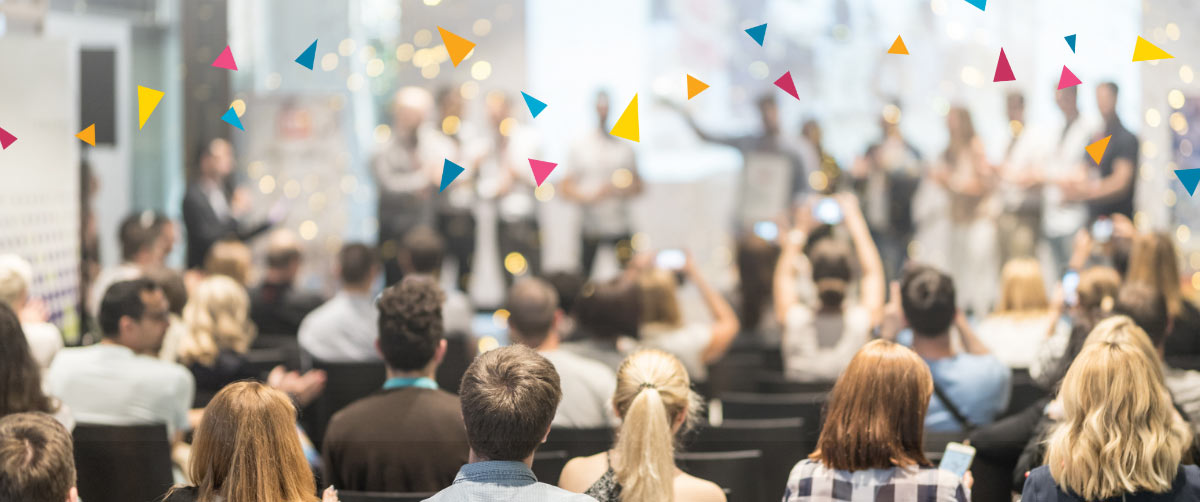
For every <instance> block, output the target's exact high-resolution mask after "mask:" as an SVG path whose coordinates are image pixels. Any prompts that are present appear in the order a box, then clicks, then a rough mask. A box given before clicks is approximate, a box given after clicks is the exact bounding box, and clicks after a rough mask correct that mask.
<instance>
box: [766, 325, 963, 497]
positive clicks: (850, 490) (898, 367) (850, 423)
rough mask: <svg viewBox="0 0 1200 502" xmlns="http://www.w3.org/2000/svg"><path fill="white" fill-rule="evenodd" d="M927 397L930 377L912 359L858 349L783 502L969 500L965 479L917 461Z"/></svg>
mask: <svg viewBox="0 0 1200 502" xmlns="http://www.w3.org/2000/svg"><path fill="white" fill-rule="evenodd" d="M932 394H933V377H932V376H931V375H930V373H929V368H927V367H926V366H925V363H924V362H923V361H922V360H921V358H920V357H918V356H917V354H916V353H914V352H913V351H911V350H909V349H907V348H905V347H903V346H901V345H898V344H895V343H892V342H889V341H887V340H875V341H872V342H870V343H868V344H866V345H865V346H864V347H863V348H862V350H859V351H858V353H857V354H855V355H854V358H853V359H851V360H850V364H849V365H848V366H847V367H846V371H845V372H843V373H842V375H841V376H840V377H838V380H837V384H836V385H834V387H833V391H832V392H831V393H830V397H829V404H828V405H827V406H828V408H827V410H826V413H825V423H824V426H823V427H822V428H821V435H820V437H819V439H818V440H817V448H816V451H814V452H813V453H812V454H811V455H809V456H808V459H806V460H802V461H801V462H800V463H798V464H796V467H794V468H792V473H791V475H790V476H789V477H788V483H787V487H786V489H785V491H784V495H783V500H784V502H800V501H812V500H881V499H887V500H895V501H897V502H900V501H904V502H917V501H925V500H929V501H939V502H941V501H946V502H950V501H953V502H967V501H968V500H970V499H971V494H970V491H969V490H970V488H971V481H970V478H969V477H964V479H958V478H957V477H956V476H955V475H954V474H951V473H950V472H948V471H944V470H941V469H938V468H936V467H934V465H933V464H932V463H931V462H929V460H928V459H926V458H925V452H924V450H923V449H922V448H923V445H924V444H925V438H924V436H925V410H926V409H927V408H928V407H929V400H930V396H931V395H932ZM885 494H886V495H885Z"/></svg>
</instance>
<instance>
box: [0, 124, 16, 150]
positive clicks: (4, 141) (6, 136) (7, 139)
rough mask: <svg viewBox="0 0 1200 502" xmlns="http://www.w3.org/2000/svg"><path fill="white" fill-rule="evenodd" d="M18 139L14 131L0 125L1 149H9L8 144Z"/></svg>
mask: <svg viewBox="0 0 1200 502" xmlns="http://www.w3.org/2000/svg"><path fill="white" fill-rule="evenodd" d="M16 140H17V137H16V136H13V135H12V133H10V132H8V131H5V130H4V128H3V127H0V150H8V145H11V144H13V142H14V141H16Z"/></svg>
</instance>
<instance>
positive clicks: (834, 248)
mask: <svg viewBox="0 0 1200 502" xmlns="http://www.w3.org/2000/svg"><path fill="white" fill-rule="evenodd" d="M835 200H836V203H837V204H838V206H839V207H840V208H841V212H842V214H843V217H844V221H845V225H846V230H847V231H849V232H850V237H851V240H852V241H853V244H854V251H855V253H856V254H857V259H858V265H859V267H860V269H861V270H862V278H861V279H860V280H859V283H858V285H857V287H856V288H852V287H851V286H852V281H851V279H852V275H853V274H852V272H851V270H852V269H853V268H854V266H853V265H852V260H853V258H851V251H850V249H849V247H847V246H846V245H845V244H844V243H843V242H842V241H840V240H837V239H836V238H833V237H826V238H824V239H821V240H819V241H817V242H815V243H813V244H812V247H811V250H810V251H809V255H808V256H807V257H806V256H804V254H803V252H802V249H803V248H804V247H805V245H806V241H807V240H808V236H809V235H810V234H811V232H812V230H813V229H814V228H815V227H816V224H817V222H816V221H815V219H814V218H813V215H812V212H813V201H812V200H810V202H809V204H807V205H806V206H805V207H802V208H800V209H799V210H797V211H796V225H797V228H796V229H795V230H793V231H792V232H791V233H790V234H789V235H787V236H785V238H784V239H783V252H782V253H781V254H780V258H779V263H778V264H777V265H776V269H775V270H776V271H775V317H776V319H778V320H779V321H780V322H781V323H783V329H784V331H783V340H782V345H781V349H782V353H783V366H784V370H785V371H786V375H787V377H788V378H789V379H792V380H834V379H836V378H837V376H838V374H839V373H841V372H842V369H843V368H845V367H846V365H847V364H849V363H850V359H851V358H853V357H854V354H855V353H856V352H858V349H859V348H861V347H862V346H863V344H864V343H866V342H867V341H868V340H870V338H871V332H872V330H874V328H875V326H878V325H879V321H880V319H881V317H882V315H883V303H884V295H885V294H886V289H887V286H886V285H885V281H886V279H885V272H884V268H883V261H882V260H881V259H880V257H879V251H878V250H877V249H876V248H875V242H874V241H872V240H871V231H870V230H869V229H868V228H867V221H866V218H864V217H863V214H862V211H861V210H859V205H858V200H857V198H855V197H854V196H853V195H849V194H844V195H841V196H838V197H837V198H836V199H835ZM797 276H800V277H802V278H803V281H804V282H805V283H806V284H804V286H803V287H805V288H809V289H815V291H816V293H817V299H816V300H817V301H816V302H809V301H804V300H802V299H801V298H800V295H798V294H797V289H798V286H797V281H796V278H797ZM851 290H855V291H858V295H857V297H854V296H851V294H850V291H851Z"/></svg>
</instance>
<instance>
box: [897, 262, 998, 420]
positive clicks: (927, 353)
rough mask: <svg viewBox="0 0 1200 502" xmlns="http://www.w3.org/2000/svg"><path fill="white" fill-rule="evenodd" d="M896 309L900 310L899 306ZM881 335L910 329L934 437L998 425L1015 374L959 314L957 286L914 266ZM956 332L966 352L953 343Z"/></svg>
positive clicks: (901, 288) (930, 271) (898, 294)
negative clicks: (927, 382) (928, 386)
mask: <svg viewBox="0 0 1200 502" xmlns="http://www.w3.org/2000/svg"><path fill="white" fill-rule="evenodd" d="M897 303H898V304H899V305H897ZM887 311H888V313H887V315H886V316H887V317H888V319H885V321H884V322H883V328H882V329H881V332H882V335H883V337H884V338H891V337H893V336H894V335H893V333H895V332H896V331H897V330H898V328H899V327H900V326H902V325H903V324H905V323H907V325H908V326H909V327H910V328H911V329H912V342H911V343H912V349H913V351H915V352H916V353H917V354H918V355H920V356H921V358H922V359H924V360H925V362H926V363H927V364H928V365H929V370H930V373H932V374H933V392H934V394H935V396H936V399H932V400H930V402H929V412H928V413H926V415H925V427H926V428H927V429H929V430H930V431H936V432H950V431H959V430H963V431H969V430H971V429H974V428H975V427H977V426H980V425H984V424H987V423H989V422H991V421H992V420H995V418H996V416H997V415H999V414H1000V412H1001V411H1004V409H1005V408H1007V407H1008V398H1009V391H1010V389H1009V379H1010V378H1011V373H1010V371H1009V369H1008V367H1007V366H1005V365H1004V363H1003V362H1001V361H1000V360H999V359H997V358H996V356H993V355H992V354H991V353H990V352H989V351H988V349H987V347H986V346H984V345H983V343H982V342H980V341H979V339H978V338H976V337H975V334H974V333H973V332H972V331H971V327H970V325H968V324H967V320H966V316H964V315H963V314H962V312H960V311H958V310H957V309H956V308H955V294H954V281H953V280H951V279H950V277H949V276H947V275H946V274H944V273H942V272H940V271H938V270H937V269H934V268H932V267H929V266H925V265H914V266H911V267H910V268H909V269H908V270H906V271H905V273H904V278H903V279H902V281H901V283H900V285H899V287H898V288H897V287H895V286H893V290H892V302H891V303H890V304H889V306H888V307H887ZM952 326H953V327H954V328H955V331H957V332H958V335H959V337H960V338H961V341H962V345H963V347H964V348H965V349H966V351H965V352H960V351H958V350H956V349H955V348H954V345H953V344H952V342H951V338H950V331H951V327H952Z"/></svg>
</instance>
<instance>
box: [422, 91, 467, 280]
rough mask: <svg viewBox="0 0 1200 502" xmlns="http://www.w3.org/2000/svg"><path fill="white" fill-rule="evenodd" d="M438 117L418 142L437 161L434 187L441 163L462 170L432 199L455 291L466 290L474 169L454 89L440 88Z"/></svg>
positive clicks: (438, 179)
mask: <svg viewBox="0 0 1200 502" xmlns="http://www.w3.org/2000/svg"><path fill="white" fill-rule="evenodd" d="M436 102H437V103H436V104H437V108H438V116H437V117H436V119H435V121H434V122H433V123H430V124H426V127H425V130H424V133H425V134H423V135H422V140H426V139H427V140H428V144H427V145H425V146H426V147H428V148H429V153H430V155H431V156H433V158H435V159H437V160H436V164H435V165H434V166H432V169H431V170H430V174H431V175H433V179H434V183H435V186H440V183H441V174H442V166H443V164H444V160H443V159H445V160H449V161H451V162H454V163H456V164H458V165H460V166H464V167H465V168H466V169H465V170H464V171H463V173H462V174H459V175H458V177H457V178H455V179H454V183H452V184H451V185H450V186H448V187H446V190H445V191H443V192H441V193H440V194H438V196H437V197H436V198H435V199H434V200H435V202H434V204H433V207H434V215H435V224H434V228H436V229H437V231H438V232H440V233H441V234H442V239H444V240H445V241H446V251H448V254H449V255H450V256H452V257H453V258H454V260H455V261H456V262H457V264H456V267H457V269H458V275H457V277H455V280H456V281H457V283H456V284H457V285H458V289H460V290H462V291H469V289H468V286H469V285H470V280H471V262H472V261H473V260H474V257H475V181H476V180H475V175H476V171H475V169H471V168H469V166H468V165H467V163H468V160H469V157H471V156H472V155H471V152H470V151H469V149H470V148H471V147H473V146H477V145H474V144H472V141H471V140H472V139H473V138H472V136H471V134H469V132H468V131H467V130H466V129H467V127H466V125H465V121H464V120H463V113H464V112H465V111H466V110H464V109H463V99H462V95H461V94H460V93H459V92H458V88H457V87H443V88H441V89H439V90H438V92H437V97H436Z"/></svg>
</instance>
